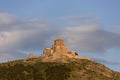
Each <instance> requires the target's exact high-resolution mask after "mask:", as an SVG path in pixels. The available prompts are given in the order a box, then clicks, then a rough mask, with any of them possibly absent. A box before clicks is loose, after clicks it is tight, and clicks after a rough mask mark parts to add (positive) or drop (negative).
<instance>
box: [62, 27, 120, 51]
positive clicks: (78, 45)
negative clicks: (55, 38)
mask: <svg viewBox="0 0 120 80" xmlns="http://www.w3.org/2000/svg"><path fill="white" fill-rule="evenodd" d="M61 37H63V38H64V39H65V40H66V43H67V44H68V45H69V47H70V48H71V49H75V50H77V51H83V52H89V53H90V52H92V53H93V52H94V53H102V52H105V51H107V50H108V49H111V48H115V47H120V41H119V40H120V35H118V34H115V33H112V32H108V31H104V30H102V29H100V28H98V26H96V25H92V26H90V25H87V26H78V27H68V28H65V29H64V31H63V32H62V33H61Z"/></svg>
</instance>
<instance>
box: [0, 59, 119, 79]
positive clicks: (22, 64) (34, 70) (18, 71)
mask: <svg viewBox="0 0 120 80" xmlns="http://www.w3.org/2000/svg"><path fill="white" fill-rule="evenodd" d="M33 62H34V63H33ZM26 63H27V64H26ZM119 79H120V73H118V72H114V71H111V70H110V69H108V68H107V67H105V66H104V65H101V64H98V63H95V62H92V61H89V60H84V59H83V60H82V59H81V60H76V61H70V62H69V63H62V62H59V63H56V62H41V61H40V60H39V59H32V60H31V59H28V60H18V61H13V62H8V63H2V64H0V80H119Z"/></svg>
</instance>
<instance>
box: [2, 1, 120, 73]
mask: <svg viewBox="0 0 120 80" xmlns="http://www.w3.org/2000/svg"><path fill="white" fill-rule="evenodd" d="M119 3H120V1H119V0H114V1H113V0H111V1H110V0H19V1H18V0H11V1H8V0H4V1H3V0H2V1H0V61H1V62H2V61H7V60H12V59H19V58H24V57H28V55H29V52H33V53H34V54H35V55H39V54H41V53H42V51H43V49H44V48H46V47H50V46H51V45H52V43H53V40H54V39H56V38H57V37H62V38H63V39H64V40H65V43H66V45H68V46H69V49H71V50H76V51H77V52H78V53H79V55H82V56H86V57H91V58H93V59H95V60H96V61H98V62H100V63H103V64H104V65H106V66H107V67H109V68H111V69H113V70H115V71H120V59H119V57H120V16H119V14H120V10H119V7H120V5H119Z"/></svg>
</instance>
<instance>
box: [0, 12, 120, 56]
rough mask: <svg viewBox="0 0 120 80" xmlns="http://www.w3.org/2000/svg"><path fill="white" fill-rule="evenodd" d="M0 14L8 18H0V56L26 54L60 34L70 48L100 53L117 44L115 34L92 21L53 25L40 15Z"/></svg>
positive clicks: (45, 44)
mask: <svg viewBox="0 0 120 80" xmlns="http://www.w3.org/2000/svg"><path fill="white" fill-rule="evenodd" d="M0 15H1V16H2V15H3V17H4V16H5V17H4V18H6V19H8V21H7V20H4V18H0V20H1V22H0V56H3V57H5V56H4V55H9V56H11V57H13V58H21V57H24V56H27V57H28V55H27V54H26V52H27V51H29V50H37V51H38V50H40V51H41V50H43V49H44V48H46V47H50V46H51V45H52V43H53V40H54V39H56V38H58V37H62V38H63V39H64V40H65V44H67V45H68V46H69V48H70V49H71V50H76V51H80V52H90V53H100V52H105V51H107V50H108V49H110V48H116V47H120V41H119V40H120V35H119V34H116V33H114V32H108V31H105V30H102V29H101V28H100V27H99V26H98V25H96V24H89V25H88V24H86V25H85V24H84V25H80V26H77V27H75V26H73V27H69V26H67V27H64V28H63V27H62V28H59V29H57V28H56V27H54V26H53V25H50V24H49V23H45V22H44V21H43V20H40V19H35V20H26V21H23V20H21V19H18V18H15V17H14V16H11V15H9V14H3V13H2V14H0ZM6 24H7V25H6ZM8 24H9V25H8ZM20 52H21V53H20ZM22 52H23V53H22ZM24 52H25V53H24Z"/></svg>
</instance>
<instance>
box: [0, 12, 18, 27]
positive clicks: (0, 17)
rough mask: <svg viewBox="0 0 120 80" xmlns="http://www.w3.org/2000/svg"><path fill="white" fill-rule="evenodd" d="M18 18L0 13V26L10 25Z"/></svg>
mask: <svg viewBox="0 0 120 80" xmlns="http://www.w3.org/2000/svg"><path fill="white" fill-rule="evenodd" d="M17 21H18V18H17V17H16V16H14V15H9V14H7V13H0V25H10V24H13V23H16V22H17Z"/></svg>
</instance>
